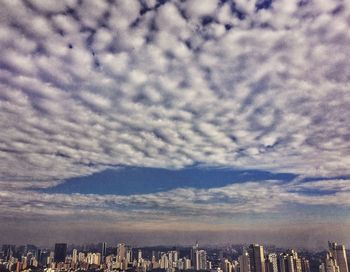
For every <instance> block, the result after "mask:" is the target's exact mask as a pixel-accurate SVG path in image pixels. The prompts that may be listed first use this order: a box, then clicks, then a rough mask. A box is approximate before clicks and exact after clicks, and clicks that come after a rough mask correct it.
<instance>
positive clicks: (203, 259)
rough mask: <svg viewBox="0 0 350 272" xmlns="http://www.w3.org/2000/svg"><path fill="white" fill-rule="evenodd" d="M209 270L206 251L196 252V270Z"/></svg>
mask: <svg viewBox="0 0 350 272" xmlns="http://www.w3.org/2000/svg"><path fill="white" fill-rule="evenodd" d="M206 269H207V252H206V251H205V250H197V251H196V270H206Z"/></svg>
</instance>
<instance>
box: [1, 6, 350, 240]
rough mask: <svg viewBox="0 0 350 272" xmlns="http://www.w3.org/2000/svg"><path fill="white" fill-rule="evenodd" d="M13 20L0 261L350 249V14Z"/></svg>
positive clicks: (61, 10) (4, 46) (53, 11)
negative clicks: (214, 246) (85, 249)
mask: <svg viewBox="0 0 350 272" xmlns="http://www.w3.org/2000/svg"><path fill="white" fill-rule="evenodd" d="M0 3H1V10H0V48H1V58H0V161H1V163H0V219H1V220H0V221H1V223H0V230H1V231H2V232H3V233H7V234H8V235H5V236H3V237H1V239H2V240H3V241H2V240H0V243H1V242H30V239H32V240H35V241H37V242H38V243H47V242H48V241H55V240H57V239H60V238H61V239H73V238H72V236H67V237H65V236H64V235H63V236H62V233H66V231H63V230H67V225H69V226H70V227H69V232H70V234H71V235H73V236H75V237H77V238H76V239H77V241H80V242H81V241H83V242H84V241H86V242H88V241H89V240H99V239H107V238H106V237H107V236H108V237H109V238H108V239H109V240H113V239H114V238H113V237H123V239H126V240H127V239H131V240H133V241H134V240H137V241H138V242H139V243H146V241H147V242H149V241H152V239H149V236H150V235H151V236H152V237H154V236H157V234H154V233H158V234H159V237H158V239H154V240H153V241H155V243H162V241H163V242H164V243H171V242H178V241H181V239H180V238H179V237H182V239H183V241H188V237H190V236H191V235H190V234H189V232H190V231H192V232H193V233H192V234H193V235H192V236H193V237H194V236H196V235H194V234H196V233H197V234H198V233H202V235H201V236H200V237H196V238H197V239H198V238H201V239H202V240H203V241H208V242H209V241H210V242H213V241H211V240H210V239H209V238H208V236H210V237H217V241H218V242H222V241H223V239H222V238H219V237H224V236H225V235H228V236H227V237H232V238H230V241H231V240H232V241H233V242H235V241H240V242H241V240H242V237H247V239H249V237H254V236H250V235H251V234H247V233H255V234H254V235H256V236H255V237H260V238H259V239H261V241H264V239H265V240H266V241H268V242H276V243H279V244H288V243H291V240H292V241H293V243H300V244H302V243H303V242H305V241H309V242H307V246H315V245H318V244H319V243H320V241H321V240H322V239H324V241H327V240H328V239H333V238H337V239H342V240H343V241H344V242H347V243H349V244H350V240H346V237H349V235H350V232H349V228H346V227H345V226H348V225H349V224H350V220H349V219H350V213H349V208H350V169H349V165H350V144H349V140H350V125H349V124H350V122H349V120H350V93H349V87H350V84H349V83H350V65H349V59H350V31H349V27H350V4H349V3H348V2H347V1H342V0H335V1H323V0H298V1H296V0H274V1H271V0H235V1H232V0H219V1H218V0H168V1H167V0H114V1H113V0H111V1H104V0H99V1H95V0H82V1H78V0H65V1H54V0H46V1H40V0H22V1H20V0H0ZM135 169H136V170H135ZM133 171H138V175H136V176H133V175H134V172H133ZM186 171H194V172H192V174H190V175H187V174H185V175H184V174H183V173H187V172H186ZM227 171H229V173H230V174H229V175H228V174H227ZM104 173H107V174H108V175H109V178H108V179H104V178H105V177H106V176H104ZM174 173H175V174H174ZM150 175H151V177H152V178H151V179H152V180H148V179H147V177H149V176H150ZM242 175H246V178H242ZM131 177H133V178H131ZM173 177H175V178H174V179H173ZM213 177H216V178H213ZM185 178H186V180H185ZM220 178H222V180H221V179H220ZM148 182H149V183H148ZM162 182H163V183H162ZM162 184H164V186H163V185H162ZM198 184H200V186H199V185H198ZM84 186H85V189H84ZM86 186H88V188H86ZM108 186H109V187H108ZM147 186H149V188H155V189H156V190H149V188H147ZM101 188H111V189H110V191H108V190H109V189H108V190H106V189H104V190H103V189H101ZM133 188H135V189H133ZM157 188H158V189H157ZM126 191H127V192H128V193H127V194H126V193H125V192H126ZM123 192H124V193H123ZM58 226H60V227H58ZM185 230H186V231H185ZM271 230H275V231H273V232H272V233H273V235H272V234H271ZM315 230H317V231H315ZM43 231H45V233H48V234H51V235H42V236H40V235H39V236H38V233H39V234H40V233H44V232H43ZM208 232H211V233H212V232H213V233H214V232H215V233H221V234H220V235H221V236H220V235H219V234H218V235H217V236H212V235H211V234H210V235H208ZM14 233H17V235H16V237H17V238H15V237H13V235H14ZM18 233H21V235H18ZM132 233H133V234H132ZM135 233H138V235H139V236H137V237H138V239H136V238H135V237H136V236H135ZM150 233H152V234H150ZM224 233H225V234H224ZM107 234H108V235H107ZM121 234H123V235H121ZM258 234H259V235H260V236H258ZM118 235H119V236H118ZM192 236H191V237H192ZM197 236H198V235H197ZM62 237H63V238H62ZM111 237H112V238H111ZM160 237H161V238H160ZM225 237H226V236H225ZM290 237H293V238H290ZM305 237H309V238H305ZM310 237H311V238H310ZM115 239H117V238H115ZM120 239H122V238H120ZM255 239H257V238H255ZM347 239H349V238H347ZM27 240H28V241H27ZM224 241H226V240H225V239H224ZM247 242H250V241H247ZM252 242H253V241H252Z"/></svg>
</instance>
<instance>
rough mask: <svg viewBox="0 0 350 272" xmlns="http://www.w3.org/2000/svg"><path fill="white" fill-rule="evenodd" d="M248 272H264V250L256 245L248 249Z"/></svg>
mask: <svg viewBox="0 0 350 272" xmlns="http://www.w3.org/2000/svg"><path fill="white" fill-rule="evenodd" d="M247 251H248V255H249V264H250V272H265V257H264V248H263V246H260V245H258V244H251V245H250V246H249V247H248V249H247Z"/></svg>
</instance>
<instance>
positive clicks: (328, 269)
mask: <svg viewBox="0 0 350 272" xmlns="http://www.w3.org/2000/svg"><path fill="white" fill-rule="evenodd" d="M320 272H339V266H338V264H337V260H336V259H335V258H334V256H332V253H330V252H328V253H327V255H326V258H325V261H324V263H322V264H321V265H320Z"/></svg>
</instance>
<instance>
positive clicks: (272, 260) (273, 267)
mask: <svg viewBox="0 0 350 272" xmlns="http://www.w3.org/2000/svg"><path fill="white" fill-rule="evenodd" d="M268 259H269V261H270V263H271V267H270V270H272V272H278V265H277V254H276V253H270V254H269V255H268Z"/></svg>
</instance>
